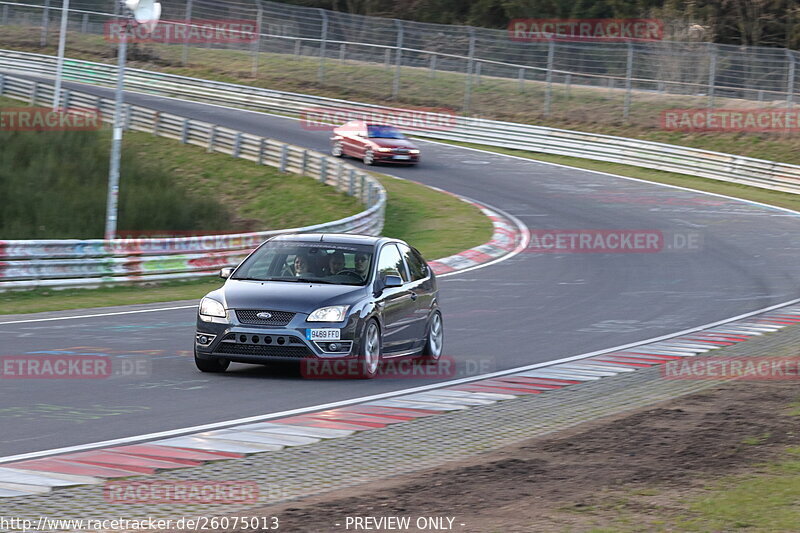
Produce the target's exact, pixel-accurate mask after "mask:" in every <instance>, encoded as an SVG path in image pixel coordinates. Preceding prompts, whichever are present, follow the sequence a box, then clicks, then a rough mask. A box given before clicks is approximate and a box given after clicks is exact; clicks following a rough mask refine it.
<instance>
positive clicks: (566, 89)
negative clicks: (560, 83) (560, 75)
mask: <svg viewBox="0 0 800 533" xmlns="http://www.w3.org/2000/svg"><path fill="white" fill-rule="evenodd" d="M571 88H572V74H567V75H566V76H564V92H565V93H566V96H567V100H569V98H570V96H571V94H570V89H571Z"/></svg>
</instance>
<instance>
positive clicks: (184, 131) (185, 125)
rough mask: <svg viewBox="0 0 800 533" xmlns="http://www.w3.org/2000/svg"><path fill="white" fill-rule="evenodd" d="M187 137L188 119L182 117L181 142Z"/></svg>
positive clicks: (183, 142)
mask: <svg viewBox="0 0 800 533" xmlns="http://www.w3.org/2000/svg"><path fill="white" fill-rule="evenodd" d="M188 138H189V119H188V118H185V119H183V126H182V127H181V144H186V141H187V140H188Z"/></svg>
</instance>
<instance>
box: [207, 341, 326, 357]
mask: <svg viewBox="0 0 800 533" xmlns="http://www.w3.org/2000/svg"><path fill="white" fill-rule="evenodd" d="M214 353H216V354H219V355H231V356H236V355H243V356H256V357H285V358H287V359H302V358H303V357H311V356H313V355H314V354H313V352H312V351H311V350H310V349H309V348H308V347H307V346H305V345H302V346H298V345H293V346H290V345H284V346H278V345H275V344H271V345H266V344H238V343H233V342H222V343H220V345H219V346H217V349H216V350H214Z"/></svg>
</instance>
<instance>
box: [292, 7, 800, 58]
mask: <svg viewBox="0 0 800 533" xmlns="http://www.w3.org/2000/svg"><path fill="white" fill-rule="evenodd" d="M282 1H283V2H284V3H288V4H296V5H302V6H307V7H317V8H324V9H333V10H336V11H343V12H347V13H356V14H359V15H372V16H379V17H391V18H400V19H407V20H416V21H420V22H437V23H443V24H467V25H472V26H483V27H487V28H506V27H508V23H509V21H510V20H512V19H517V18H656V19H663V20H664V21H665V22H666V27H667V37H668V38H674V39H681V40H690V39H691V40H701V41H709V42H715V43H723V44H734V45H759V46H779V47H788V48H793V49H798V48H800V2H798V0H282Z"/></svg>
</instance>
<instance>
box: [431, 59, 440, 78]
mask: <svg viewBox="0 0 800 533" xmlns="http://www.w3.org/2000/svg"><path fill="white" fill-rule="evenodd" d="M437 57H439V56H437V55H436V54H431V78H435V77H436V58H437Z"/></svg>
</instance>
